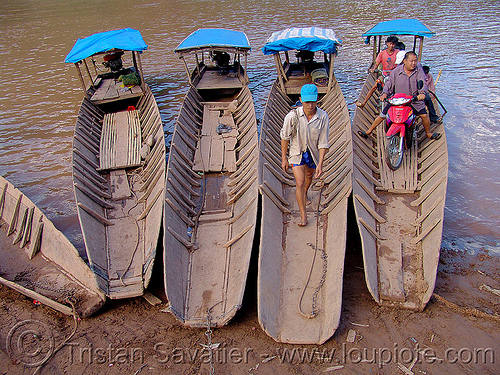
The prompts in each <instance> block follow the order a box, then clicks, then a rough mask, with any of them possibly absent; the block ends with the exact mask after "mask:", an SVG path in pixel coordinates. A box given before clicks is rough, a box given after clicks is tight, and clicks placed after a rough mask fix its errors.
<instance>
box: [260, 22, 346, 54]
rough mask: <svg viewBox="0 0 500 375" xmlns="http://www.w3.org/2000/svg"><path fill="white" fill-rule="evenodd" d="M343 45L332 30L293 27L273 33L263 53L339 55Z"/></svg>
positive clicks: (263, 48)
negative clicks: (292, 51)
mask: <svg viewBox="0 0 500 375" xmlns="http://www.w3.org/2000/svg"><path fill="white" fill-rule="evenodd" d="M341 44H342V41H341V40H340V39H337V37H336V36H335V32H334V31H333V30H332V29H322V28H320V27H292V28H289V29H286V30H282V31H277V32H275V33H273V34H272V35H271V36H270V37H269V38H268V39H267V41H266V45H265V46H264V47H262V52H264V55H274V54H275V53H278V52H281V51H290V50H298V51H304V50H305V51H311V52H317V51H323V52H324V53H337V45H341Z"/></svg>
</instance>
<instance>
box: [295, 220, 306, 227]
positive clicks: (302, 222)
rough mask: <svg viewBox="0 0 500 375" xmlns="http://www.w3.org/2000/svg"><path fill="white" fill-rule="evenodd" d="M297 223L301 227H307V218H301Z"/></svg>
mask: <svg viewBox="0 0 500 375" xmlns="http://www.w3.org/2000/svg"><path fill="white" fill-rule="evenodd" d="M297 225H298V226H299V227H305V226H306V225H307V219H305V220H300V221H299V222H298V223H297Z"/></svg>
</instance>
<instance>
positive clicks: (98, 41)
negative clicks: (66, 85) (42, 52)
mask: <svg viewBox="0 0 500 375" xmlns="http://www.w3.org/2000/svg"><path fill="white" fill-rule="evenodd" d="M113 48H116V49H121V50H124V51H144V50H145V49H147V48H148V46H147V44H146V43H145V42H144V39H142V35H141V33H140V32H139V31H138V30H134V29H130V28H126V29H121V30H112V31H105V32H103V33H97V34H94V35H91V36H89V37H87V38H83V39H78V40H77V41H76V43H75V45H74V46H73V48H72V49H71V51H70V52H69V53H68V55H67V56H66V59H65V60H64V61H65V62H67V63H77V62H78V61H81V60H83V59H86V58H87V57H89V56H92V55H94V54H96V53H99V52H106V51H109V50H112V49H113Z"/></svg>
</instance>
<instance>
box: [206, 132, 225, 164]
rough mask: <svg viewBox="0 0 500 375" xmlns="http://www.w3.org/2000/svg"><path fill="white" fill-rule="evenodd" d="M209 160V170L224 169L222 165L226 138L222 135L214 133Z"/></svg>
mask: <svg viewBox="0 0 500 375" xmlns="http://www.w3.org/2000/svg"><path fill="white" fill-rule="evenodd" d="M209 160H210V162H209V164H208V170H209V171H210V172H221V171H222V165H223V164H224V138H222V137H221V136H220V135H217V134H215V135H212V142H211V145H210V159H209Z"/></svg>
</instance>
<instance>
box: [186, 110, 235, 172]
mask: <svg viewBox="0 0 500 375" xmlns="http://www.w3.org/2000/svg"><path fill="white" fill-rule="evenodd" d="M229 106H230V103H227V107H228V109H222V108H221V107H216V106H214V105H213V103H207V104H204V106H203V125H202V129H201V138H200V140H199V141H198V143H197V145H196V151H195V156H194V166H193V170H195V171H197V172H201V171H205V172H226V171H227V172H234V171H236V150H235V149H236V143H237V138H236V137H237V136H238V134H239V132H238V129H237V128H236V125H235V123H234V119H233V115H232V114H231V110H230V108H229ZM214 108H215V109H214Z"/></svg>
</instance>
